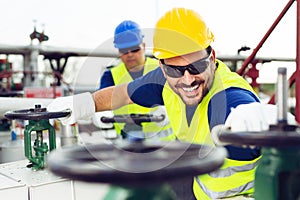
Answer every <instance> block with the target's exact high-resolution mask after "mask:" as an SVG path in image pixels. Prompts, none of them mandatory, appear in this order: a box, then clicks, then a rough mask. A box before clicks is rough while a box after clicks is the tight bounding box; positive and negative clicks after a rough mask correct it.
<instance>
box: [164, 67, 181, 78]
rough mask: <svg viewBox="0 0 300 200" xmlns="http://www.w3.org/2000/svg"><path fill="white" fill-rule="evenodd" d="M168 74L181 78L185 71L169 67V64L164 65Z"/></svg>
mask: <svg viewBox="0 0 300 200" xmlns="http://www.w3.org/2000/svg"><path fill="white" fill-rule="evenodd" d="M163 67H164V70H165V72H166V74H167V75H168V76H170V77H172V78H180V77H182V76H183V74H184V71H181V70H180V69H179V68H174V67H169V66H168V65H163Z"/></svg>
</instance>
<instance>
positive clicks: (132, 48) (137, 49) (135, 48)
mask: <svg viewBox="0 0 300 200" xmlns="http://www.w3.org/2000/svg"><path fill="white" fill-rule="evenodd" d="M140 50H141V47H139V46H137V47H131V48H127V49H119V53H121V54H128V53H129V52H131V53H137V52H139V51H140Z"/></svg>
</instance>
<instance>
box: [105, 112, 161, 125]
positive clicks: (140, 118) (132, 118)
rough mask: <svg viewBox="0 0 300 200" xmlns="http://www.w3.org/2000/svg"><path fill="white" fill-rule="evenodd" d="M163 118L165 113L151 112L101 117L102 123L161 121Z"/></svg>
mask: <svg viewBox="0 0 300 200" xmlns="http://www.w3.org/2000/svg"><path fill="white" fill-rule="evenodd" d="M164 119H165V115H153V114H128V115H115V116H113V117H101V119H100V120H101V121H102V122H103V123H114V122H119V123H128V124H140V123H142V122H161V121H163V120H164Z"/></svg>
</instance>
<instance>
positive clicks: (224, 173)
mask: <svg viewBox="0 0 300 200" xmlns="http://www.w3.org/2000/svg"><path fill="white" fill-rule="evenodd" d="M257 162H258V160H256V161H255V162H254V163H249V164H245V165H242V166H232V167H227V168H226V169H219V170H217V171H213V172H210V173H208V174H209V176H211V177H213V178H220V177H228V176H232V175H233V174H235V173H237V172H243V171H249V170H252V169H254V168H255V167H256V166H257Z"/></svg>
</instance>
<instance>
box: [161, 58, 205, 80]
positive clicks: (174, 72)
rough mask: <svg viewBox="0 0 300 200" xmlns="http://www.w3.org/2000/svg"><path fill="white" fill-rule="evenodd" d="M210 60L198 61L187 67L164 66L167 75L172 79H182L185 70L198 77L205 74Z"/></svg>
mask: <svg viewBox="0 0 300 200" xmlns="http://www.w3.org/2000/svg"><path fill="white" fill-rule="evenodd" d="M209 63H210V61H209V60H198V61H196V62H194V63H192V64H189V65H186V66H169V65H166V64H163V67H164V70H165V72H166V74H167V75H168V76H170V77H172V78H180V77H182V76H183V75H184V72H185V70H188V72H189V73H190V74H192V75H198V74H201V73H203V72H204V71H205V70H206V68H207V67H208V66H209Z"/></svg>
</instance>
